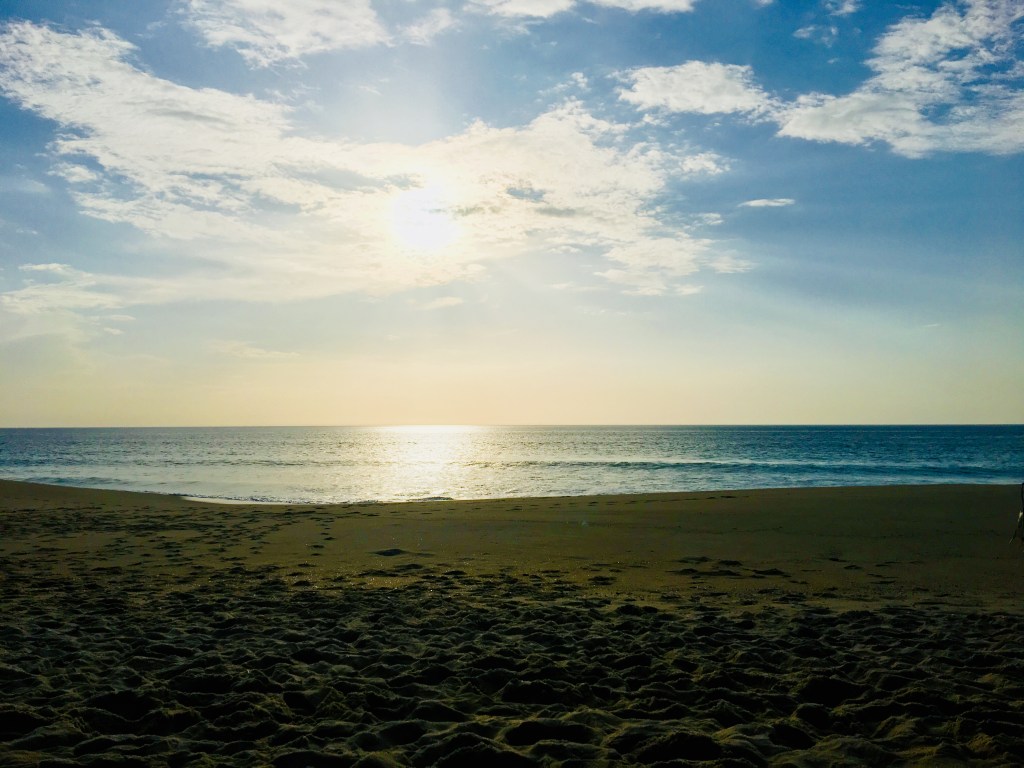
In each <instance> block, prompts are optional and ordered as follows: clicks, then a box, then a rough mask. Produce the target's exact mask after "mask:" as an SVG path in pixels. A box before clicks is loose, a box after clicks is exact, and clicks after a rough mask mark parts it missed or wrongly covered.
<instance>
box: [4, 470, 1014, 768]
mask: <svg viewBox="0 0 1024 768" xmlns="http://www.w3.org/2000/svg"><path fill="white" fill-rule="evenodd" d="M1018 509H1019V499H1018V496H1017V489H1016V488H1014V487H1008V486H929V487H899V488H896V487H887V488H842V489H807V490H779V491H733V492H711V493H688V494H670V495H653V496H624V497H599V498H588V497H571V498H553V499H505V500H499V501H481V502H430V503H418V504H393V505H392V504H388V505H341V506H317V507H311V506H245V505H239V506H229V505H217V504H212V503H205V502H196V501H189V500H186V499H181V498H175V497H165V496H158V495H150V494H129V493H117V492H108V491H93V490H81V489H69V488H55V487H49V486H41V485H31V484H25V483H11V482H4V481H0V566H2V569H0V593H2V598H0V608H2V615H0V766H5V767H6V766H22V765H24V766H30V765H31V766H36V765H39V766H58V765H63V766H69V765H90V766H165V765H166V766H207V765H237V766H250V765H254V766H259V765H273V766H284V767H286V768H290V767H291V766H298V767H300V768H301V767H302V766H349V765H366V766H370V765H381V766H382V765H413V766H429V765H442V766H481V767H483V768H486V767H487V766H505V765H513V766H518V765H524V766H525V765H542V766H557V765H563V766H582V765H622V764H639V765H691V764H702V763H703V764H709V765H712V764H713V765H738V766H739V765H769V764H770V765H806V766H818V765H837V764H839V765H842V764H845V765H891V764H921V765H943V764H945V765H963V764H977V765H1019V764H1024V610H1022V608H1024V602H1022V599H1024V554H1022V552H1021V548H1020V546H1019V543H1017V542H1015V543H1014V544H1013V545H1011V544H1010V543H1009V538H1010V534H1011V533H1012V531H1013V526H1014V523H1015V522H1016V516H1017V511H1018Z"/></svg>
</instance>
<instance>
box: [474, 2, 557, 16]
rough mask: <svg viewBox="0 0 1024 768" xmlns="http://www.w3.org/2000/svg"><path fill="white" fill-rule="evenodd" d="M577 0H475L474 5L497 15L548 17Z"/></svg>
mask: <svg viewBox="0 0 1024 768" xmlns="http://www.w3.org/2000/svg"><path fill="white" fill-rule="evenodd" d="M575 4H576V0H474V2H473V6H474V7H476V8H478V9H479V10H481V11H484V12H486V13H491V14H494V15H495V16H508V17H520V16H527V17H531V18H536V19H546V18H549V17H551V16H554V15H555V14H557V13H562V12H564V11H568V10H569V9H570V8H572V7H573V6H574V5H575Z"/></svg>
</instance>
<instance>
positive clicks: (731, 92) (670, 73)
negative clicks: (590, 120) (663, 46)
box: [619, 61, 771, 115]
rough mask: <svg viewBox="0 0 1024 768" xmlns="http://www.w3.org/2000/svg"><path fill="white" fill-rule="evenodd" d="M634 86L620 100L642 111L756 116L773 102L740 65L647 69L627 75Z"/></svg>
mask: <svg viewBox="0 0 1024 768" xmlns="http://www.w3.org/2000/svg"><path fill="white" fill-rule="evenodd" d="M623 77H624V79H626V80H627V81H628V82H630V83H631V85H630V87H629V89H628V90H627V89H623V90H621V91H620V92H619V98H621V99H623V100H624V101H628V102H630V103H631V104H635V105H636V106H637V107H639V108H641V109H664V110H667V111H669V112H693V113H697V114H703V115H711V114H717V113H728V112H742V113H748V114H757V113H760V112H764V111H766V110H767V109H769V108H770V106H771V99H770V98H769V96H768V94H766V93H765V92H764V91H763V90H762V89H761V87H760V86H758V85H757V84H756V83H755V82H754V79H753V70H752V69H751V68H750V67H747V66H740V65H737V64H718V63H708V62H703V61H687V62H685V63H683V64H679V65H677V66H674V67H645V68H642V69H634V70H632V71H631V72H627V73H625V74H624V76H623Z"/></svg>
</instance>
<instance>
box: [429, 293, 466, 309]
mask: <svg viewBox="0 0 1024 768" xmlns="http://www.w3.org/2000/svg"><path fill="white" fill-rule="evenodd" d="M462 303H463V300H462V299H461V298H459V297H458V296H441V297H440V298H437V299H434V300H433V301H428V302H427V303H425V304H422V305H420V309H422V310H425V311H428V312H429V311H431V310H435V309H447V308H449V307H457V306H459V305H460V304H462Z"/></svg>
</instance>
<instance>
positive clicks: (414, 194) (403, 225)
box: [391, 186, 459, 253]
mask: <svg viewBox="0 0 1024 768" xmlns="http://www.w3.org/2000/svg"><path fill="white" fill-rule="evenodd" d="M391 234H392V236H393V237H394V238H395V240H396V241H397V242H398V244H399V245H401V246H402V247H403V248H407V249H409V250H413V251H420V252H424V253H436V252H437V251H440V250H442V249H443V248H446V247H448V246H449V245H451V244H452V243H454V242H455V240H456V239H457V238H458V236H459V225H458V223H457V222H456V221H455V218H454V217H453V216H452V215H451V213H450V212H449V211H448V210H447V207H446V204H445V200H444V193H443V192H442V190H441V189H440V188H439V187H436V186H427V187H417V188H416V189H410V190H406V191H404V192H400V193H398V194H397V195H395V197H394V198H393V200H392V203H391Z"/></svg>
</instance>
